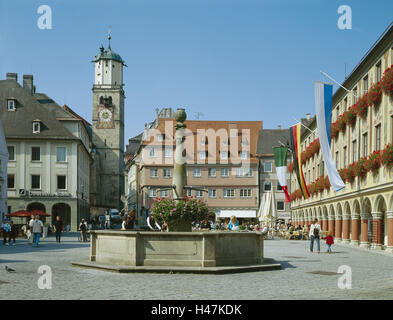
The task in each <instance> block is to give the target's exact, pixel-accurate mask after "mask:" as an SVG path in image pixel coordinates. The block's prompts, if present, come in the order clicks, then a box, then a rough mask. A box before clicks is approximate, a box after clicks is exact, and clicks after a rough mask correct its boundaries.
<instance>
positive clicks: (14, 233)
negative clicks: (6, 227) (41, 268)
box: [8, 221, 18, 246]
mask: <svg viewBox="0 0 393 320" xmlns="http://www.w3.org/2000/svg"><path fill="white" fill-rule="evenodd" d="M17 234H18V230H17V229H16V225H15V224H14V222H13V221H10V232H9V237H8V243H9V244H11V239H12V240H13V243H12V245H13V246H14V245H15V244H16V241H15V238H16V236H17Z"/></svg>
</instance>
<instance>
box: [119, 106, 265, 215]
mask: <svg viewBox="0 0 393 320" xmlns="http://www.w3.org/2000/svg"><path fill="white" fill-rule="evenodd" d="M169 114H170V113H166V115H169ZM171 114H172V115H173V112H172V113H171ZM161 115H163V116H164V117H163V118H161V117H160V116H161ZM174 124H175V120H174V119H173V118H172V117H165V115H164V114H163V113H162V112H161V113H160V115H159V114H158V113H157V118H156V120H155V121H154V122H153V123H152V124H151V125H150V126H147V127H146V129H145V132H144V133H143V135H142V137H141V140H140V143H139V147H138V149H137V151H136V152H134V154H133V155H132V156H131V157H130V158H129V160H128V163H127V168H128V176H129V179H128V182H127V185H128V194H129V199H133V200H132V201H135V202H133V203H134V204H135V207H136V208H138V209H139V213H138V216H139V217H141V219H142V220H144V219H145V217H146V214H147V212H148V210H149V208H150V207H151V205H152V204H153V202H154V199H155V198H156V197H169V196H171V195H172V191H171V190H169V189H168V187H170V186H171V185H172V175H173V156H174V148H175V141H174V138H173V136H174V129H173V126H174ZM185 124H186V126H187V132H186V141H185V146H186V163H187V165H186V173H187V186H188V187H191V188H195V189H203V190H205V191H202V190H187V191H186V192H187V195H188V196H195V197H197V198H200V199H202V200H204V201H206V202H207V204H208V206H209V208H211V209H212V210H214V211H215V212H216V215H217V217H218V218H228V217H230V216H232V215H235V216H237V217H238V218H256V213H257V210H258V205H259V190H258V179H259V177H258V166H259V163H258V159H257V157H256V153H257V139H255V138H254V139H253V137H257V136H258V131H259V130H261V129H262V121H202V120H186V121H185ZM130 205H132V204H131V203H130Z"/></svg>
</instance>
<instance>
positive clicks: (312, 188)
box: [307, 182, 317, 196]
mask: <svg viewBox="0 0 393 320" xmlns="http://www.w3.org/2000/svg"><path fill="white" fill-rule="evenodd" d="M307 189H308V192H309V193H310V195H311V196H314V195H315V194H316V193H317V190H316V185H315V182H313V183H310V184H309V185H307Z"/></svg>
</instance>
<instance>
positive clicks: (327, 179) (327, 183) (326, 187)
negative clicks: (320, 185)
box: [324, 176, 331, 190]
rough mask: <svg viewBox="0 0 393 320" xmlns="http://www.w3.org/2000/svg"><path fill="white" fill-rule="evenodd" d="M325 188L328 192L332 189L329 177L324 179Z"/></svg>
mask: <svg viewBox="0 0 393 320" xmlns="http://www.w3.org/2000/svg"><path fill="white" fill-rule="evenodd" d="M324 187H325V189H326V190H329V189H330V187H331V185H330V181H329V177H328V176H326V177H324Z"/></svg>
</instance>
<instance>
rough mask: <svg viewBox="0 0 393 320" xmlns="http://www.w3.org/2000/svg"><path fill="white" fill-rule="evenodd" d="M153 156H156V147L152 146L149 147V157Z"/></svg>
mask: <svg viewBox="0 0 393 320" xmlns="http://www.w3.org/2000/svg"><path fill="white" fill-rule="evenodd" d="M155 156H156V149H155V148H153V147H152V148H150V149H149V157H150V158H154V157H155Z"/></svg>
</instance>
